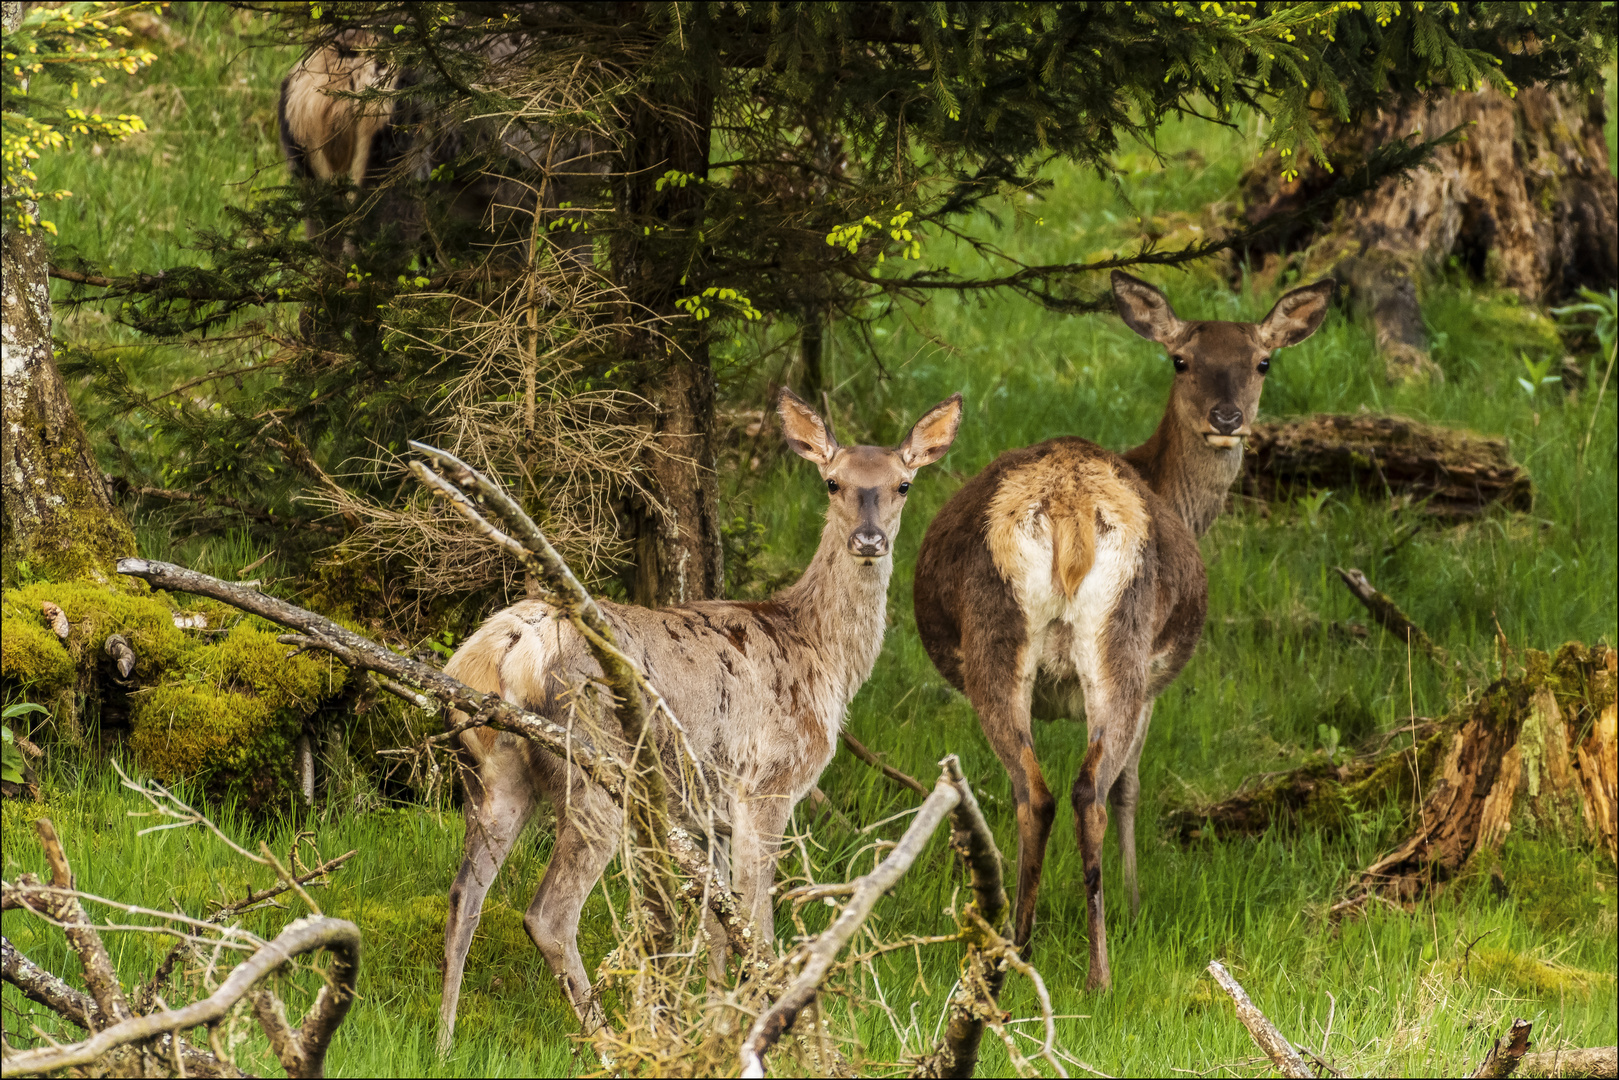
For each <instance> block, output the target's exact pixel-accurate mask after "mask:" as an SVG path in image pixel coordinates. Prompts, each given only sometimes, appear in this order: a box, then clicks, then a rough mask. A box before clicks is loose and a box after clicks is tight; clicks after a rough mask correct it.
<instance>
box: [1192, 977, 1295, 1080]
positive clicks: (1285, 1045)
mask: <svg viewBox="0 0 1619 1080" xmlns="http://www.w3.org/2000/svg"><path fill="white" fill-rule="evenodd" d="M1209 974H1210V975H1213V976H1214V981H1215V982H1217V983H1219V984H1220V989H1222V990H1224V991H1225V992H1226V993H1227V994H1229V995H1231V1000H1232V1002H1233V1003H1235V1005H1236V1006H1237V1019H1239V1020H1241V1021H1242V1026H1243V1027H1245V1028H1247V1029H1248V1034H1249V1035H1250V1036H1252V1038H1253V1040H1254V1045H1256V1046H1258V1047H1259V1048H1260V1049H1261V1050H1263V1051H1264V1052H1265V1056H1266V1057H1268V1058H1270V1060H1271V1064H1272V1065H1274V1066H1276V1071H1277V1072H1279V1073H1281V1074H1282V1075H1283V1076H1286V1077H1292V1078H1294V1080H1314V1076H1315V1074H1314V1073H1312V1072H1311V1071H1310V1067H1309V1066H1308V1065H1306V1064H1305V1063H1304V1059H1303V1058H1302V1057H1300V1056H1299V1052H1298V1051H1297V1050H1295V1049H1293V1044H1292V1043H1290V1042H1288V1041H1287V1039H1286V1038H1285V1037H1284V1036H1283V1035H1282V1033H1281V1032H1280V1031H1277V1030H1276V1025H1275V1024H1272V1023H1271V1022H1270V1021H1269V1020H1268V1019H1266V1017H1265V1014H1264V1013H1262V1012H1260V1011H1259V1006H1257V1005H1255V1004H1254V1003H1253V1001H1252V1000H1251V999H1250V998H1249V997H1248V992H1247V991H1246V990H1244V989H1243V988H1242V986H1241V984H1239V983H1238V982H1237V980H1236V979H1234V978H1232V977H1231V972H1229V971H1227V970H1226V969H1225V965H1224V964H1222V963H1220V961H1218V960H1211V961H1209Z"/></svg>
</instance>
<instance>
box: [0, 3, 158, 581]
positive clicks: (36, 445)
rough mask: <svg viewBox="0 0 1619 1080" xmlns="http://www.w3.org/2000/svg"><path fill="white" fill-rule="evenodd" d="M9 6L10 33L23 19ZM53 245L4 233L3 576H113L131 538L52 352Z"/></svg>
mask: <svg viewBox="0 0 1619 1080" xmlns="http://www.w3.org/2000/svg"><path fill="white" fill-rule="evenodd" d="M22 9H23V5H22V4H6V5H5V9H4V19H5V23H4V25H5V29H6V32H7V33H10V32H11V31H12V30H13V29H15V28H16V26H17V23H18V22H19V21H20V20H21V18H22ZM50 263H51V255H50V248H49V246H48V245H47V244H46V243H45V234H44V231H43V230H41V229H38V228H36V229H34V230H33V232H31V233H24V232H23V231H22V230H21V229H19V228H17V225H16V222H14V221H12V220H11V218H10V217H9V216H7V217H6V219H5V224H4V226H3V227H0V288H3V290H4V292H3V297H0V303H3V305H4V307H3V309H0V310H3V316H0V369H3V379H0V399H3V404H4V416H3V419H0V443H3V445H0V577H3V579H4V580H5V581H6V582H7V583H15V582H16V580H17V576H18V575H17V570H18V565H17V564H18V563H27V564H28V566H29V569H30V570H31V572H32V573H34V574H37V575H39V576H43V577H52V578H59V579H60V578H69V577H82V576H87V575H88V576H95V575H98V574H105V575H109V576H110V575H111V574H112V572H113V564H114V563H115V562H116V561H117V560H118V558H119V557H120V556H124V555H133V554H134V552H135V538H134V535H133V534H132V533H131V532H130V529H129V524H128V523H127V522H126V521H125V520H124V516H123V514H121V513H119V511H118V508H117V506H115V505H114V504H113V501H112V492H111V491H110V490H109V489H108V487H107V482H106V479H105V477H103V476H102V474H101V467H100V465H99V464H98V463H97V462H96V455H95V451H94V450H92V449H91V447H90V442H89V440H88V439H86V438H85V435H84V427H83V426H82V425H81V424H80V423H79V418H78V416H77V415H75V413H74V412H73V402H72V401H71V400H70V399H69V398H68V394H67V386H66V385H65V384H64V383H63V382H62V375H61V373H60V372H59V371H57V369H56V360H55V357H54V356H53V353H52V348H51V289H50V279H49V277H48V276H47V274H48V271H49V269H50Z"/></svg>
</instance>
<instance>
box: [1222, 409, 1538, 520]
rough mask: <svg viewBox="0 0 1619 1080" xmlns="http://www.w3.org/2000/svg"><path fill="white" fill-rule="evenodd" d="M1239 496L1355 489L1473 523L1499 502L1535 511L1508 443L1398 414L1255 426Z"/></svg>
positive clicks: (1530, 490)
mask: <svg viewBox="0 0 1619 1080" xmlns="http://www.w3.org/2000/svg"><path fill="white" fill-rule="evenodd" d="M1242 469H1243V472H1242V480H1241V481H1240V484H1241V490H1242V492H1243V494H1245V495H1252V496H1256V497H1259V498H1264V499H1271V500H1275V499H1286V498H1290V497H1292V496H1293V495H1295V494H1302V493H1303V492H1304V491H1306V490H1308V489H1310V488H1330V489H1331V490H1333V491H1339V492H1343V491H1361V492H1363V493H1364V494H1365V495H1366V496H1367V497H1368V498H1375V499H1387V500H1389V501H1390V502H1391V503H1392V504H1393V505H1394V506H1396V507H1401V506H1405V505H1409V504H1418V505H1420V507H1421V509H1422V511H1423V512H1424V513H1426V514H1429V515H1432V516H1434V517H1438V518H1467V517H1476V516H1477V515H1478V514H1480V513H1483V512H1484V510H1485V509H1486V508H1488V507H1490V506H1492V505H1495V504H1497V503H1499V504H1500V505H1502V506H1504V507H1506V508H1508V509H1510V510H1522V511H1528V510H1530V509H1532V508H1533V506H1534V497H1535V492H1534V485H1533V484H1532V483H1531V482H1530V479H1529V473H1528V472H1527V471H1525V470H1524V468H1523V466H1521V465H1519V464H1518V463H1517V462H1515V461H1513V460H1512V451H1511V450H1510V449H1509V448H1508V446H1507V441H1506V440H1505V439H1500V438H1491V437H1488V436H1483V435H1476V434H1474V433H1472V432H1470V431H1457V430H1454V429H1451V428H1443V427H1438V426H1436V425H1433V424H1424V423H1421V422H1419V421H1416V420H1408V419H1406V418H1404V417H1401V416H1378V415H1375V414H1361V415H1358V416H1334V415H1330V414H1322V415H1319V416H1312V417H1308V418H1306V419H1303V420H1292V421H1288V422H1286V423H1271V424H1255V425H1254V433H1253V435H1251V436H1249V438H1248V452H1247V453H1245V454H1244V455H1243V458H1242Z"/></svg>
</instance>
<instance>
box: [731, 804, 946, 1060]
mask: <svg viewBox="0 0 1619 1080" xmlns="http://www.w3.org/2000/svg"><path fill="white" fill-rule="evenodd" d="M960 802H961V791H960V789H958V788H957V787H956V785H955V783H954V782H953V781H952V780H951V779H950V776H949V774H948V773H947V774H945V775H943V776H940V777H939V780H938V783H936V784H935V785H934V787H933V793H932V794H930V795H929V796H928V797H927V800H926V801H925V802H923V803H922V807H921V809H920V810H918V811H917V813H916V816H915V817H914V818H913V819H912V821H911V827H910V828H908V829H906V830H905V835H904V836H903V837H901V838H900V841H899V844H898V845H897V846H896V847H895V848H894V849H893V850H892V851H890V852H889V853H888V857H887V858H886V859H884V860H883V861H882V862H880V863H878V864H877V866H876V867H875V868H874V869H873V870H872V871H871V873H869V874H866V875H864V876H863V877H860V878H858V879H856V880H855V881H853V882H851V884H852V885H853V886H854V890H853V895H851V896H850V897H849V902H848V903H846V904H844V905H843V910H842V911H841V912H839V913H838V917H837V918H836V919H834V920H832V925H831V926H829V927H827V928H826V930H825V931H824V932H823V933H821V934H820V935H819V936H818V937H816V938H813V939H812V940H810V941H809V942H807V943H805V944H804V945H802V946H800V948H799V949H798V953H799V955H800V956H801V957H802V962H803V966H802V967H800V968H799V972H798V975H797V976H796V977H795V978H794V979H793V981H792V982H791V983H789V984H788V986H787V989H786V990H785V991H784V992H783V993H782V995H781V997H779V998H778V999H777V1000H776V1003H775V1004H774V1005H772V1006H771V1007H770V1008H769V1009H767V1010H765V1011H764V1012H763V1013H761V1014H760V1015H759V1018H758V1019H757V1020H755V1021H754V1023H753V1028H752V1030H750V1031H749V1032H748V1037H747V1038H746V1039H745V1040H743V1043H742V1050H741V1053H740V1058H741V1062H742V1075H743V1076H754V1077H760V1076H764V1075H765V1063H764V1057H765V1054H767V1053H768V1052H769V1051H770V1048H771V1047H773V1046H775V1045H776V1043H777V1042H778V1041H779V1040H780V1039H781V1037H782V1036H783V1035H784V1034H786V1033H787V1032H788V1031H789V1030H791V1028H792V1026H793V1021H795V1020H797V1019H798V1015H799V1013H801V1012H803V1011H804V1009H805V1008H806V1007H808V1005H809V1004H810V1002H812V1001H814V1000H815V995H816V992H817V991H818V990H819V989H820V986H821V981H822V980H823V979H825V978H826V975H827V973H828V972H829V971H831V969H832V964H833V962H834V961H835V960H837V957H838V954H839V953H840V952H842V951H843V948H844V946H846V945H848V944H849V942H850V941H852V940H853V939H854V936H855V934H856V933H858V932H859V930H860V927H861V924H863V923H864V922H865V921H866V918H867V916H869V915H870V914H871V910H872V908H873V907H875V906H876V904H877V901H878V900H880V899H882V897H883V895H884V894H885V893H887V892H888V890H889V889H892V888H893V887H894V885H895V884H896V883H898V881H899V879H900V878H901V877H903V876H904V874H905V871H907V870H909V869H910V868H911V864H912V863H914V862H915V861H916V858H917V856H918V855H920V854H922V849H923V848H924V847H926V846H927V842H928V840H929V839H930V838H931V837H932V836H933V833H934V830H935V829H937V828H938V826H939V823H940V822H941V821H943V820H944V818H945V815H946V814H948V813H949V812H950V811H951V810H953V809H955V807H956V805H957V804H958V803H960Z"/></svg>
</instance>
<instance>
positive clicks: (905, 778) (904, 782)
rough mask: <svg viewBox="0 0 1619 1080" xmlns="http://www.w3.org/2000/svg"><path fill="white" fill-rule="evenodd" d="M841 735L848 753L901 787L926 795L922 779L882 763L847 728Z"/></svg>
mask: <svg viewBox="0 0 1619 1080" xmlns="http://www.w3.org/2000/svg"><path fill="white" fill-rule="evenodd" d="M841 737H842V739H843V745H844V746H847V747H848V748H849V753H851V754H853V755H854V756H855V757H857V758H859V759H860V760H861V761H864V762H865V763H866V764H867V765H870V766H871V767H872V768H873V769H876V770H877V771H878V772H881V773H882V774H883V775H884V776H886V777H888V778H889V779H890V780H892V781H894V783H896V784H898V785H900V786H901V787H908V788H910V789H911V790H912V791H914V792H916V793H917V794H918V795H921V796H922V797H923V798H926V797H927V794H928V789H927V788H925V787H923V786H922V781H920V780H918V779H916V778H915V777H914V776H910V775H908V774H906V773H902V772H900V771H899V770H898V769H896V768H894V767H893V766H892V765H885V764H883V761H882V759H881V758H879V757H878V756H877V755H876V754H874V753H872V752H871V751H870V750H867V749H866V747H865V746H864V745H863V744H862V743H861V742H860V740H859V739H857V738H855V737H854V736H853V735H850V734H849V732H848V731H847V730H845V731H844V732H843V733H842V736H841Z"/></svg>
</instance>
